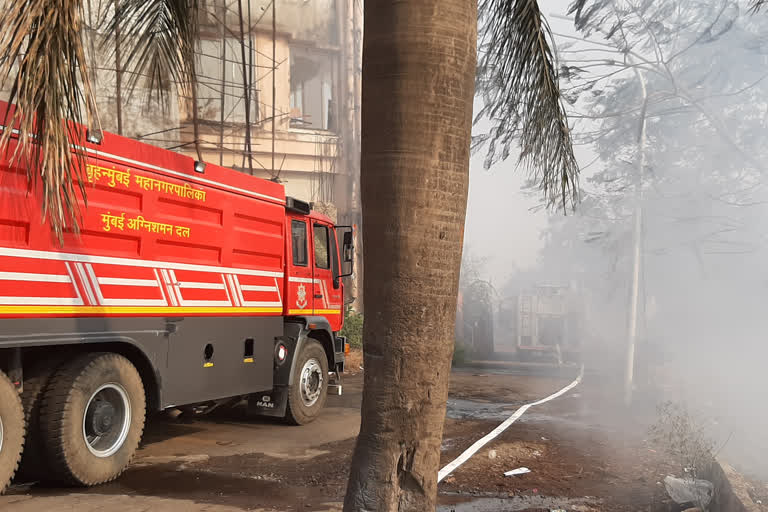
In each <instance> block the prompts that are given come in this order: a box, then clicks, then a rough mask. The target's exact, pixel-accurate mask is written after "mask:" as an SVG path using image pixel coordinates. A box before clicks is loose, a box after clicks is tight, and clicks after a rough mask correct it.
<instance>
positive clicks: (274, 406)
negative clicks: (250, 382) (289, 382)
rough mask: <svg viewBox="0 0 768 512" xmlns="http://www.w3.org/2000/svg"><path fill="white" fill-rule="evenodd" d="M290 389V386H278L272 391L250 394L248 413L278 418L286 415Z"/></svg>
mask: <svg viewBox="0 0 768 512" xmlns="http://www.w3.org/2000/svg"><path fill="white" fill-rule="evenodd" d="M289 390H290V388H289V387H288V386H278V387H275V388H273V389H272V390H271V391H264V392H261V393H254V394H253V395H250V396H249V397H248V413H249V414H254V415H259V416H272V417H276V418H283V417H285V411H286V407H287V406H288V392H289Z"/></svg>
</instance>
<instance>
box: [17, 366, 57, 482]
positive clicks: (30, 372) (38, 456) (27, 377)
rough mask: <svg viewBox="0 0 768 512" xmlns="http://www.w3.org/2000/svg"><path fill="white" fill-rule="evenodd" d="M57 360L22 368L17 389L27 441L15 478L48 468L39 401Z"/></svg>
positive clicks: (28, 478)
mask: <svg viewBox="0 0 768 512" xmlns="http://www.w3.org/2000/svg"><path fill="white" fill-rule="evenodd" d="M59 364H61V360H60V359H54V360H49V361H45V362H42V363H40V364H38V365H36V366H32V367H30V368H25V369H24V391H23V392H22V393H21V404H22V405H23V406H24V419H25V421H26V424H27V441H26V443H24V453H23V455H22V456H21V465H20V466H19V471H18V472H17V473H16V481H19V482H32V481H35V480H40V479H42V478H44V477H45V476H46V475H47V474H48V472H49V470H48V465H47V457H46V456H45V446H44V445H43V432H42V429H41V428H40V402H41V401H42V399H43V392H44V391H45V389H46V387H47V386H48V382H49V381H50V380H51V375H53V372H54V370H55V369H56V368H57V367H58V365H59Z"/></svg>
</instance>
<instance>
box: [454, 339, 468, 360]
mask: <svg viewBox="0 0 768 512" xmlns="http://www.w3.org/2000/svg"><path fill="white" fill-rule="evenodd" d="M466 362H467V350H466V349H465V348H464V346H463V345H462V344H461V343H459V342H458V341H457V342H456V344H455V345H454V347H453V360H452V361H451V365H452V366H461V365H463V364H464V363H466Z"/></svg>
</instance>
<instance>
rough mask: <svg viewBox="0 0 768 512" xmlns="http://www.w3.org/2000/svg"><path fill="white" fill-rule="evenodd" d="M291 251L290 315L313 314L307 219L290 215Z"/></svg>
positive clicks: (287, 303) (289, 262)
mask: <svg viewBox="0 0 768 512" xmlns="http://www.w3.org/2000/svg"><path fill="white" fill-rule="evenodd" d="M288 223H289V227H288V229H290V233H291V251H290V257H289V260H288V285H287V288H286V300H285V302H286V307H287V309H288V314H289V315H311V314H312V308H313V295H314V289H313V284H312V282H313V279H312V262H311V258H310V253H309V247H310V239H309V233H310V232H309V228H308V225H307V220H306V219H305V218H301V217H289V219H288Z"/></svg>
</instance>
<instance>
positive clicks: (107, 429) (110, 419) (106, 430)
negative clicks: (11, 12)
mask: <svg viewBox="0 0 768 512" xmlns="http://www.w3.org/2000/svg"><path fill="white" fill-rule="evenodd" d="M130 426H131V402H130V399H129V398H128V393H127V392H126V391H125V389H124V388H123V386H121V385H120V384H117V383H109V384H104V385H103V386H101V387H100V388H98V389H97V390H96V391H95V392H94V393H93V394H92V395H91V398H90V400H88V405H87V406H86V408H85V414H84V416H83V437H84V438H85V443H86V446H87V447H88V450H89V451H90V452H91V453H92V454H93V455H95V456H96V457H100V458H105V457H110V456H112V455H114V454H115V453H116V452H117V451H118V450H120V448H121V447H122V446H123V443H124V442H125V439H126V438H127V437H128V432H129V430H130Z"/></svg>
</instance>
